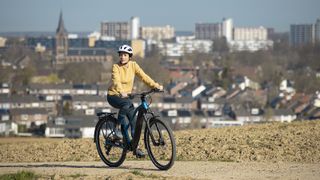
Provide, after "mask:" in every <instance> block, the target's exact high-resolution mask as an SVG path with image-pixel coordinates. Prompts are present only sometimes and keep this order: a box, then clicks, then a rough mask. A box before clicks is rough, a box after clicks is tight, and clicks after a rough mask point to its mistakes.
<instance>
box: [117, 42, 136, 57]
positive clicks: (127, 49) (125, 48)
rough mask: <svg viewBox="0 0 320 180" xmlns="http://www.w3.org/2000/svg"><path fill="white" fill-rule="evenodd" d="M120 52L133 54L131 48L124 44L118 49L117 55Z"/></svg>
mask: <svg viewBox="0 0 320 180" xmlns="http://www.w3.org/2000/svg"><path fill="white" fill-rule="evenodd" d="M120 52H126V53H128V54H129V55H132V54H133V50H132V47H130V46H129V45H126V44H125V45H122V46H120V47H119V50H118V53H120Z"/></svg>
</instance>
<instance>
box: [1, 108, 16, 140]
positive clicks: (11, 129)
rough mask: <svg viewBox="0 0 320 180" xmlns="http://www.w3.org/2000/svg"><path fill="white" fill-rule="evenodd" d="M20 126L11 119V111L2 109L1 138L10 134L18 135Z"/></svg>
mask: <svg viewBox="0 0 320 180" xmlns="http://www.w3.org/2000/svg"><path fill="white" fill-rule="evenodd" d="M17 132H18V126H17V124H16V123H14V122H12V120H11V119H10V114H9V111H8V110H6V109H0V136H2V135H4V136H8V135H10V134H17Z"/></svg>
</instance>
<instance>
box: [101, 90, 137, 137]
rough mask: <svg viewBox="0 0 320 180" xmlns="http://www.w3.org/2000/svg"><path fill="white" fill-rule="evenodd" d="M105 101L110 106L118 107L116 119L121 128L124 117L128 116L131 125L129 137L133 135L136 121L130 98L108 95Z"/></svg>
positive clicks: (124, 120)
mask: <svg viewBox="0 0 320 180" xmlns="http://www.w3.org/2000/svg"><path fill="white" fill-rule="evenodd" d="M107 101H108V103H109V104H110V105H111V106H112V107H114V108H117V109H119V113H118V120H119V122H120V124H121V129H122V130H124V125H125V124H126V123H125V122H126V117H127V118H128V120H129V123H130V127H131V137H134V136H133V135H134V129H135V127H136V121H135V118H134V106H133V104H132V102H131V100H130V99H128V98H121V97H119V96H111V95H108V96H107Z"/></svg>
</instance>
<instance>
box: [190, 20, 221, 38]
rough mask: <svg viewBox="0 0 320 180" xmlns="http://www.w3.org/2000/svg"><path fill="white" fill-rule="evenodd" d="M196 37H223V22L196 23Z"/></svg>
mask: <svg viewBox="0 0 320 180" xmlns="http://www.w3.org/2000/svg"><path fill="white" fill-rule="evenodd" d="M195 36H196V39H204V40H208V39H218V38H221V37H222V24H221V23H196V29H195Z"/></svg>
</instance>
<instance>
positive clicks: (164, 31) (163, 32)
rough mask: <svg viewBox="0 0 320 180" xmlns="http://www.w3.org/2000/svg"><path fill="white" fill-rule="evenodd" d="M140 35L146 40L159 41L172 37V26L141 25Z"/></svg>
mask: <svg viewBox="0 0 320 180" xmlns="http://www.w3.org/2000/svg"><path fill="white" fill-rule="evenodd" d="M140 37H141V38H142V39H147V40H155V41H160V40H163V39H171V38H173V37H174V28H173V27H171V26H169V25H166V26H163V27H141V28H140Z"/></svg>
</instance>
